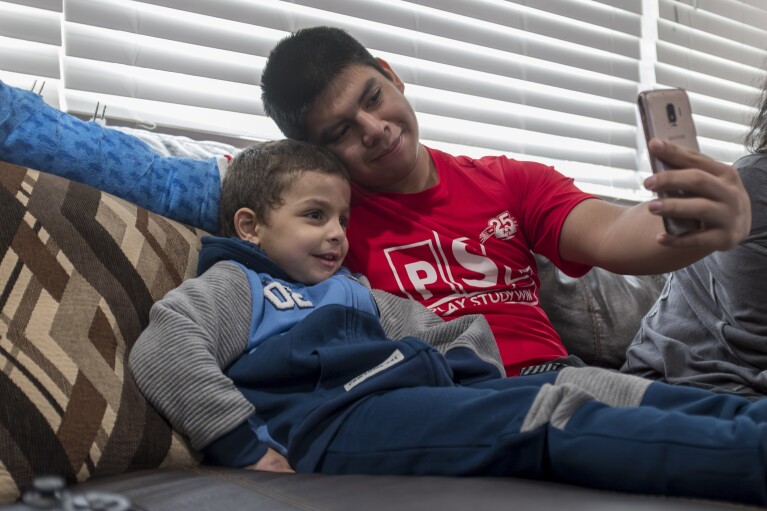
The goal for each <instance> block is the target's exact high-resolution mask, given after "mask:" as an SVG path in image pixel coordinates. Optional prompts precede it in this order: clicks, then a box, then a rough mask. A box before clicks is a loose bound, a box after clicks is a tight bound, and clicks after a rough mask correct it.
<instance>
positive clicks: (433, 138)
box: [0, 0, 767, 199]
mask: <svg viewBox="0 0 767 511" xmlns="http://www.w3.org/2000/svg"><path fill="white" fill-rule="evenodd" d="M709 3H710V4H711V5H708V4H709ZM724 4H726V5H724ZM760 4H761V2H758V1H756V0H750V1H748V0H743V1H735V0H710V1H709V2H705V1H702V0H698V1H693V0H689V1H687V2H685V1H679V0H642V1H640V0H601V1H595V0H535V1H531V0H417V1H407V2H406V1H397V0H304V1H301V0H296V1H278V0H216V1H211V0H152V1H132V0H63V6H62V3H61V2H60V1H59V2H53V1H44V0H37V1H33V0H27V1H20V0H17V1H15V2H1V1H0V19H2V21H0V37H4V38H6V39H8V40H15V41H19V44H20V43H21V42H23V43H24V44H31V45H32V46H35V47H37V46H43V47H44V48H46V51H47V52H48V53H46V52H45V51H41V53H40V57H37V60H39V61H40V62H43V61H45V62H46V63H47V64H51V65H47V67H46V66H43V65H42V64H40V65H37V64H35V65H33V61H34V59H23V58H18V57H16V58H15V59H14V58H11V57H9V56H6V54H9V55H12V54H13V51H10V52H6V51H3V53H0V70H1V71H0V77H2V78H3V79H6V80H7V76H9V74H8V73H7V72H10V73H11V74H13V73H19V74H20V75H27V76H29V77H30V78H31V77H33V76H34V75H40V76H46V77H49V78H52V79H58V78H60V83H59V85H60V88H59V89H60V91H61V95H62V101H61V103H62V107H63V108H65V109H66V110H68V111H70V112H72V113H75V114H79V115H83V116H90V115H92V114H93V112H94V109H95V106H96V103H97V102H99V103H100V104H102V105H104V104H106V105H107V111H106V116H107V118H108V119H109V118H111V119H115V120H116V119H120V120H121V121H128V122H133V123H139V124H141V125H145V126H147V127H156V128H157V129H158V130H173V129H180V130H185V131H190V130H191V131H196V132H199V134H198V135H196V138H200V139H203V138H205V137H206V136H212V135H218V136H222V135H223V136H227V137H231V139H232V140H238V141H239V142H238V145H245V144H247V140H249V139H268V138H278V137H281V134H280V133H279V131H278V130H277V128H276V127H275V126H274V124H273V123H272V122H271V121H270V120H269V119H267V118H266V117H265V116H264V114H263V108H262V105H261V103H260V88H259V83H260V75H261V70H262V68H263V65H264V63H265V60H266V56H267V55H268V53H269V50H270V49H271V48H272V47H273V46H274V45H275V44H276V43H277V41H279V39H281V38H282V37H284V36H285V35H287V34H289V33H290V32H292V31H295V30H297V29H299V28H302V27H308V26H314V25H321V24H324V25H335V26H339V27H341V28H344V29H346V30H348V31H349V32H350V33H351V34H352V35H353V36H355V37H356V38H357V39H359V40H360V41H361V42H362V43H363V44H364V45H365V46H366V47H368V48H369V49H370V51H371V53H373V54H374V55H376V56H379V57H382V58H384V59H386V60H387V61H389V63H390V64H391V65H392V67H393V68H394V70H395V71H396V72H397V73H398V75H399V76H400V78H402V79H403V81H404V82H405V87H406V89H405V92H406V95H407V96H408V98H409V99H410V101H411V103H412V104H413V106H414V108H415V110H416V112H417V115H418V118H419V122H420V124H421V136H422V139H423V141H424V143H426V144H427V145H430V146H432V147H436V148H441V149H444V150H447V151H449V152H452V153H460V154H469V155H474V156H477V155H483V154H501V153H504V154H508V155H510V156H512V157H514V158H518V159H533V160H537V161H542V162H544V163H549V164H553V165H555V166H556V167H557V168H558V169H559V170H560V171H562V172H563V173H565V174H567V175H570V176H573V177H574V178H575V179H576V181H577V182H578V183H579V184H580V185H581V187H583V188H584V189H586V190H589V191H592V192H595V193H599V194H603V195H608V196H614V197H622V198H629V199H641V198H646V194H644V192H643V191H642V190H641V186H640V184H641V180H642V178H643V177H644V176H645V175H646V172H647V171H648V167H647V165H646V157H645V156H644V153H645V148H644V142H643V139H642V137H641V127H640V128H638V127H637V115H636V107H635V101H636V95H637V93H638V91H639V90H640V89H642V88H653V87H666V86H681V87H685V88H687V89H688V90H689V91H690V95H691V99H692V102H693V110H694V111H695V113H696V119H695V120H696V122H697V123H698V128H699V132H700V140H701V145H702V147H703V149H704V151H706V152H709V153H710V154H712V155H714V156H716V157H717V158H720V159H723V160H725V161H733V160H734V159H735V158H737V157H738V156H739V155H740V154H742V152H743V150H742V148H741V147H740V140H741V138H739V137H742V134H743V132H744V129H743V126H744V124H745V123H746V122H747V121H748V117H749V116H750V113H751V112H752V111H753V110H752V109H751V107H749V106H748V103H747V101H748V100H747V99H746V96H752V95H753V94H754V92H755V91H756V90H757V88H758V87H759V85H760V84H759V82H760V80H761V76H762V75H763V72H762V70H761V67H760V66H761V64H762V60H764V50H763V48H762V46H761V45H760V44H759V38H760V34H761V38H762V40H764V37H763V35H764V34H763V29H767V13H765V12H764V11H762V10H761V9H759V8H758V7H757V6H758V5H760ZM722 5H723V6H722ZM5 6H7V9H8V12H11V11H12V12H15V13H16V14H14V16H16V19H18V21H16V22H13V21H6V18H5V16H4V14H5V13H6V11H4V10H2V9H4V8H6V7H5ZM720 6H722V7H720ZM62 7H63V8H62ZM14 9H16V10H15V11H14ZM40 12H45V13H46V15H45V16H42V17H41V16H39V13H40ZM62 12H63V14H62ZM46 16H47V17H46ZM31 18H34V20H32V19H31ZM44 19H45V20H47V21H43V20H44ZM25 24H26V25H25ZM56 27H59V29H58V34H57V33H56ZM33 34H34V35H33ZM61 41H63V47H62V45H61ZM30 51H31V50H30ZM54 55H55V57H52V56H54ZM15 61H19V62H15ZM35 66H38V67H35ZM38 68H39V69H38ZM44 68H45V69H44ZM59 70H60V71H59ZM6 71H7V72H6ZM59 72H60V76H59ZM14 76H15V75H14ZM35 78H39V77H38V76H35ZM747 82H748V83H747ZM26 87H27V88H29V85H27V86H26ZM46 99H47V98H46ZM739 99H740V101H739Z"/></svg>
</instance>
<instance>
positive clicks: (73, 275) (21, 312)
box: [0, 163, 205, 503]
mask: <svg viewBox="0 0 767 511" xmlns="http://www.w3.org/2000/svg"><path fill="white" fill-rule="evenodd" d="M204 234H205V233H203V232H201V231H199V230H196V229H192V228H190V227H187V226H184V225H181V224H179V223H176V222H172V221H169V220H167V219H165V218H163V217H161V216H158V215H155V214H153V213H148V212H147V211H146V210H144V209H141V208H138V207H136V206H134V205H132V204H129V203H127V202H125V201H122V200H120V199H116V198H115V197H113V196H110V195H108V194H105V193H101V192H99V191H97V190H94V189H93V188H89V187H87V186H84V185H81V184H78V183H74V182H70V181H67V180H65V179H61V178H58V177H54V176H50V175H45V174H42V173H38V172H36V171H34V170H27V169H24V168H21V167H16V166H12V165H8V164H5V163H0V396H2V405H1V406H0V503H6V502H9V501H11V500H12V499H14V498H15V497H16V496H18V494H19V492H20V490H21V489H23V488H24V487H25V486H27V485H28V484H29V483H30V482H31V480H32V478H33V476H34V475H38V474H44V473H55V474H60V475H63V476H65V477H66V479H67V480H68V481H69V482H74V481H83V480H86V479H89V478H91V477H98V476H106V475H111V474H119V473H123V472H126V471H130V470H137V469H144V468H151V467H158V466H165V467H168V466H172V467H182V466H189V465H195V464H197V463H198V462H199V454H198V453H195V452H194V451H192V450H191V449H190V448H189V447H188V445H187V444H186V443H185V440H184V439H183V438H182V437H180V436H179V435H178V434H177V433H175V432H173V431H172V430H171V428H170V426H169V425H168V424H167V423H166V422H165V421H164V420H163V419H162V418H161V417H160V416H159V415H158V414H157V413H156V412H155V411H154V409H152V408H151V407H150V406H149V405H148V404H147V402H146V401H145V400H144V399H143V398H142V396H141V395H140V393H139V392H138V390H137V388H136V387H135V385H134V383H133V381H132V379H131V376H130V374H129V372H128V366H127V353H128V351H129V350H130V347H131V345H132V344H133V342H135V340H136V338H137V337H138V335H139V333H140V332H141V330H142V329H143V328H144V326H145V325H146V323H147V319H148V314H149V309H150V307H151V306H152V304H153V303H154V302H155V301H156V300H157V299H159V298H161V297H162V296H163V295H164V294H165V293H166V292H167V291H169V290H170V289H172V288H174V287H176V286H177V285H178V284H179V283H181V281H182V280H183V279H185V278H187V277H190V276H192V275H193V274H194V272H195V268H196V262H197V251H198V248H199V238H200V237H201V236H202V235H204Z"/></svg>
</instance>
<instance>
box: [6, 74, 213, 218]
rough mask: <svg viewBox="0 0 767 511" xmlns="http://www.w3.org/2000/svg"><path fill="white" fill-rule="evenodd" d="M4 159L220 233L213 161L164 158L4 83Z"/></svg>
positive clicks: (132, 139) (136, 141)
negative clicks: (218, 230)
mask: <svg viewBox="0 0 767 511" xmlns="http://www.w3.org/2000/svg"><path fill="white" fill-rule="evenodd" d="M0 159H2V160H4V161H6V162H8V163H13V164H15V165H21V166H24V167H30V168H33V169H36V170H39V171H42V172H46V173H50V174H55V175H58V176H61V177H65V178H67V179H71V180H73V181H78V182H81V183H85V184H87V185H90V186H93V187H94V188H97V189H99V190H102V191H104V192H107V193H111V194H113V195H116V196H118V197H121V198H123V199H126V200H128V201H130V202H133V203H134V204H138V205H139V206H142V207H144V208H146V209H148V210H150V211H153V212H155V213H158V214H161V215H163V216H166V217H168V218H171V219H174V220H178V221H179V222H183V223H185V224H189V225H192V226H195V227H199V228H202V229H204V230H206V231H209V232H216V231H217V229H218V201H219V197H220V195H221V176H220V172H219V169H218V164H217V162H216V159H215V158H210V159H206V160H195V159H190V158H177V157H168V156H161V155H159V154H157V153H156V152H154V151H152V149H150V148H149V146H147V145H146V144H145V143H144V142H142V141H141V140H139V139H137V138H136V137H133V136H130V135H128V134H125V133H122V132H119V131H117V130H113V129H109V128H105V127H103V126H101V125H99V124H97V123H95V122H85V121H81V120H80V119H78V118H77V117H74V116H72V115H69V114H67V113H64V112H61V111H60V110H57V109H55V108H53V107H51V106H50V105H47V104H46V103H45V102H44V101H43V100H42V98H40V97H39V96H38V95H37V94H34V93H32V92H30V91H24V90H21V89H17V88H15V87H10V86H9V85H7V84H5V83H3V82H2V81H0Z"/></svg>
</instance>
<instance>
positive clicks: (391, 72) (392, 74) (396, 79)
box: [375, 57, 405, 93]
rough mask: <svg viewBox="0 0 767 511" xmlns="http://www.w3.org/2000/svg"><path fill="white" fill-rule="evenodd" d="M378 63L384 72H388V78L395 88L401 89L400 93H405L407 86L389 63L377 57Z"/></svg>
mask: <svg viewBox="0 0 767 511" xmlns="http://www.w3.org/2000/svg"><path fill="white" fill-rule="evenodd" d="M375 59H376V62H378V65H380V66H381V67H382V68H383V69H384V71H386V74H387V75H388V76H387V78H389V79H390V80H391V81H392V83H393V84H394V86H395V87H397V88H398V89H399V91H400V92H402V93H404V92H405V84H404V83H403V82H402V80H400V78H399V76H397V73H395V72H394V70H393V69H392V68H391V66H390V65H389V63H388V62H386V61H385V60H384V59H382V58H381V57H376V58H375Z"/></svg>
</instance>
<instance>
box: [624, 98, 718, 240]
mask: <svg viewBox="0 0 767 511" xmlns="http://www.w3.org/2000/svg"><path fill="white" fill-rule="evenodd" d="M637 101H638V105H639V113H640V116H641V118H642V126H643V127H644V134H645V140H647V141H648V142H649V141H650V139H651V138H659V139H662V140H668V141H669V142H673V143H675V144H677V145H680V146H683V147H687V148H689V149H693V150H695V151H699V148H698V138H697V134H696V132H695V124H694V123H693V120H692V108H691V107H690V100H689V98H688V97H687V93H686V92H685V91H684V90H683V89H659V90H653V91H645V92H641V93H639V98H638V100H637ZM650 167H651V168H652V171H653V173H658V172H665V171H667V170H673V167H670V166H669V165H667V164H666V163H664V162H663V161H662V160H660V159H659V158H656V157H654V156H652V155H650ZM686 195H687V194H685V193H684V192H681V191H679V192H666V193H662V194H659V196H660V197H685V196H686ZM663 224H664V226H665V227H666V231H667V232H668V233H670V234H676V235H682V234H687V233H688V232H693V231H698V230H700V229H702V227H703V225H702V223H701V222H700V220H693V219H687V218H672V217H663Z"/></svg>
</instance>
